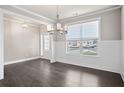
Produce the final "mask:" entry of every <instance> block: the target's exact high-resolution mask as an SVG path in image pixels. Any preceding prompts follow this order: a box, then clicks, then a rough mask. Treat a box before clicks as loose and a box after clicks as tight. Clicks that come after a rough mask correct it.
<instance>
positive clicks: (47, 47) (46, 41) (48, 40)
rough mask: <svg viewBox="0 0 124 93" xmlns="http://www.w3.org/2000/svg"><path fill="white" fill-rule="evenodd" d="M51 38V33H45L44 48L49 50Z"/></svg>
mask: <svg viewBox="0 0 124 93" xmlns="http://www.w3.org/2000/svg"><path fill="white" fill-rule="evenodd" d="M49 43H50V38H49V35H44V50H47V51H49V47H50V46H49Z"/></svg>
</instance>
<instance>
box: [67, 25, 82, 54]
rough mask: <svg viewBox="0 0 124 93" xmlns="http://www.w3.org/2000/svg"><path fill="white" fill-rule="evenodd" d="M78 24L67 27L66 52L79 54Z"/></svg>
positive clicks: (79, 33)
mask: <svg viewBox="0 0 124 93" xmlns="http://www.w3.org/2000/svg"><path fill="white" fill-rule="evenodd" d="M80 26H81V25H80V24H76V25H71V26H68V34H67V36H66V38H67V40H68V41H67V52H68V53H78V54H79V53H80V35H81V32H80V31H81V30H80V28H81V27H80Z"/></svg>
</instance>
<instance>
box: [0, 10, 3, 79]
mask: <svg viewBox="0 0 124 93" xmlns="http://www.w3.org/2000/svg"><path fill="white" fill-rule="evenodd" d="M0 79H4V22H3V11H2V9H0Z"/></svg>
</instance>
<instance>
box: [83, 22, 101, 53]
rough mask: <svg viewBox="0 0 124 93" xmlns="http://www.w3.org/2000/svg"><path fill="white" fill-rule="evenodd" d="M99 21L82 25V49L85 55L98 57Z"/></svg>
mask: <svg viewBox="0 0 124 93" xmlns="http://www.w3.org/2000/svg"><path fill="white" fill-rule="evenodd" d="M98 29H99V28H98V21H93V22H87V23H83V24H82V48H81V53H83V54H84V55H97V43H98Z"/></svg>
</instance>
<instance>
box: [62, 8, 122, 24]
mask: <svg viewBox="0 0 124 93" xmlns="http://www.w3.org/2000/svg"><path fill="white" fill-rule="evenodd" d="M119 8H121V6H116V7H112V8H107V9H104V10H98V11H93V12H90V13H86V14H82V15H79V16H75V17H68V18H63V19H60V22H62V23H64V22H67V21H70V20H73V19H78V18H83V17H87V16H92V15H96V14H100V13H104V12H108V11H112V10H116V9H119Z"/></svg>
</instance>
